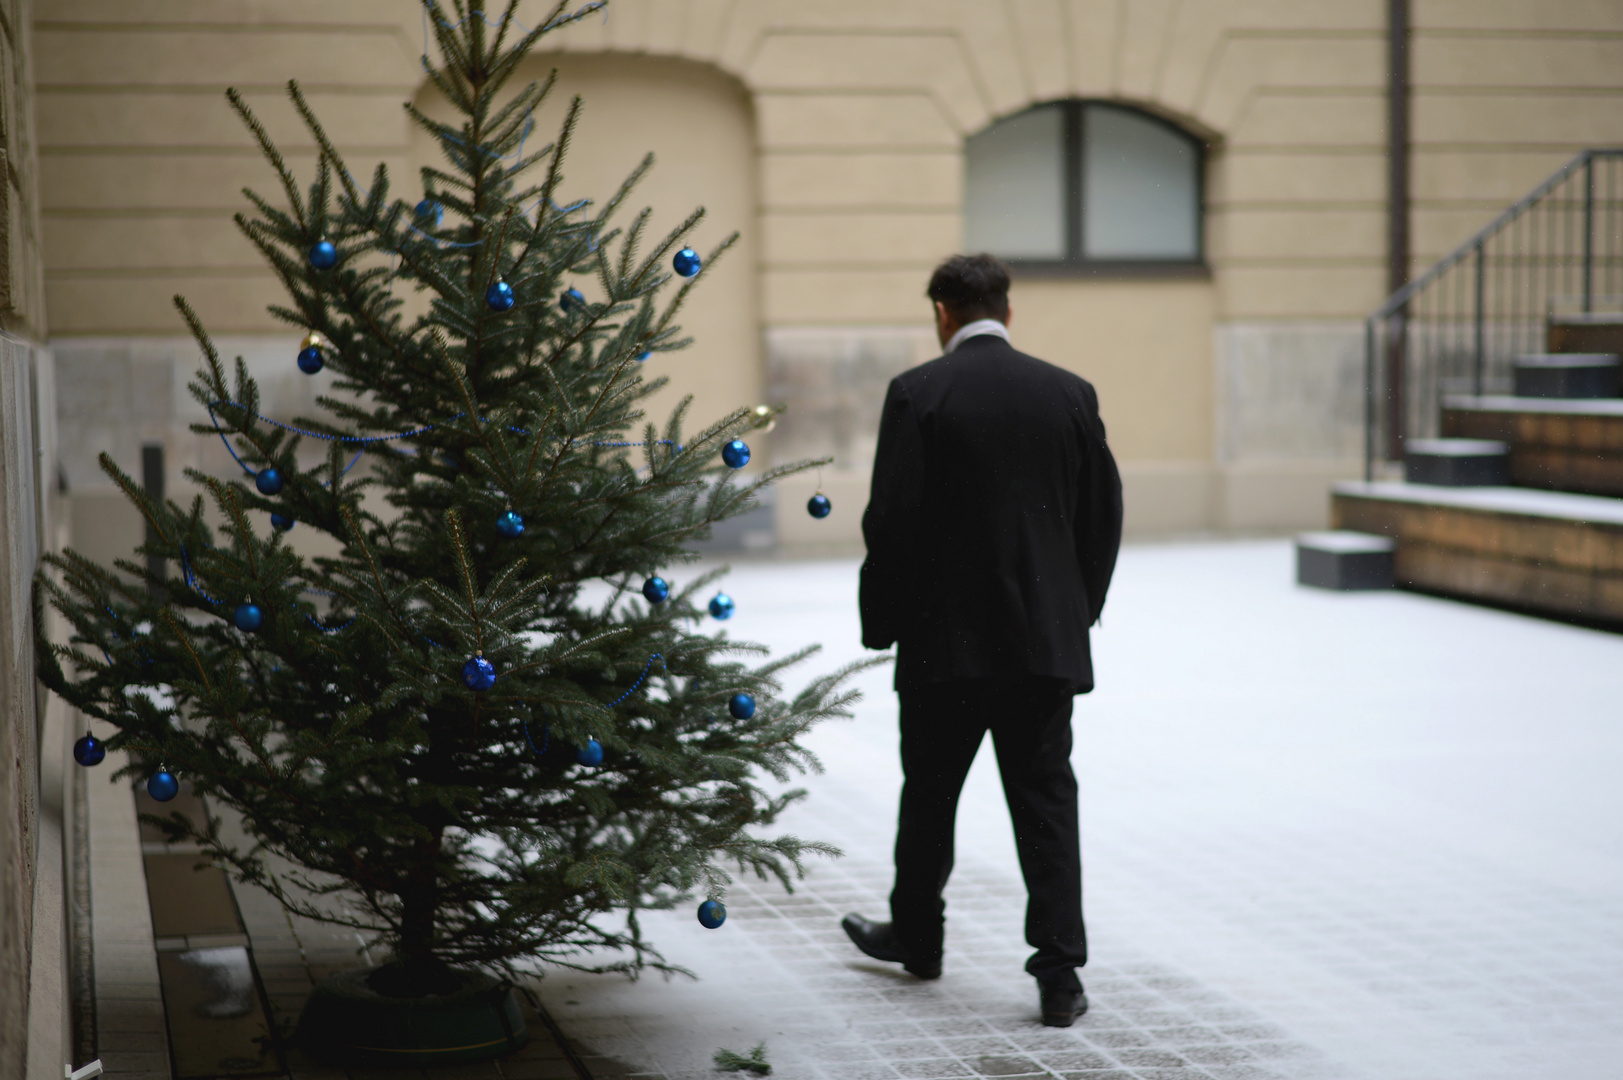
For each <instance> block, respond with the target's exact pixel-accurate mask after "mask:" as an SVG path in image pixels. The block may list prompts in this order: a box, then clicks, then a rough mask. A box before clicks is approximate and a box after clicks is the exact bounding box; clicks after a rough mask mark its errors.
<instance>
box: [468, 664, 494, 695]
mask: <svg viewBox="0 0 1623 1080" xmlns="http://www.w3.org/2000/svg"><path fill="white" fill-rule="evenodd" d="M462 685H463V686H466V687H467V688H468V689H469V690H489V689H490V688H491V687H492V686H495V685H496V666H495V665H494V664H492V663H491V662H490V661H489V660H486V659H485V658H484V657H483V656H470V657H468V662H467V663H466V664H463V665H462Z"/></svg>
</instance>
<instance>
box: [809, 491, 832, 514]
mask: <svg viewBox="0 0 1623 1080" xmlns="http://www.w3.org/2000/svg"><path fill="white" fill-rule="evenodd" d="M833 511H834V504H833V503H831V502H829V501H828V496H827V495H824V494H823V493H822V492H821V491H819V492H818V493H817V494H816V495H813V496H812V497H811V498H809V499H807V500H806V513H808V514H810V515H811V516H812V517H814V518H826V517H828V515H829V514H831V513H833Z"/></svg>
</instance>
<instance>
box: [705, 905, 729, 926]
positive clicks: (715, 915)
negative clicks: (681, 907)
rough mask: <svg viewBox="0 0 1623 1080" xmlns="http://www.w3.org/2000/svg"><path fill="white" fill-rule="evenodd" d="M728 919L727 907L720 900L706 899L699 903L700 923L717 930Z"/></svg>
mask: <svg viewBox="0 0 1623 1080" xmlns="http://www.w3.org/2000/svg"><path fill="white" fill-rule="evenodd" d="M726 921H727V907H726V905H724V904H723V903H722V902H721V901H720V900H706V901H705V902H704V903H702V904H700V905H699V925H700V926H702V927H704V928H705V929H706V930H715V929H717V928H718V927H720V926H721V924H722V923H724V922H726Z"/></svg>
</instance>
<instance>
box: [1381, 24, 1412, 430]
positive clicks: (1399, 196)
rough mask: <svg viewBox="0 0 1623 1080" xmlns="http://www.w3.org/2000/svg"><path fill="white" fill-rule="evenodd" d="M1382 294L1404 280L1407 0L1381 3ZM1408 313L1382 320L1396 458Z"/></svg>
mask: <svg viewBox="0 0 1623 1080" xmlns="http://www.w3.org/2000/svg"><path fill="white" fill-rule="evenodd" d="M1386 43H1387V56H1386V80H1387V81H1386V292H1387V295H1388V296H1390V295H1392V294H1393V293H1395V292H1397V291H1398V290H1399V289H1401V288H1403V286H1404V285H1406V284H1408V281H1409V0H1387V5H1386ZM1407 316H1408V311H1407V310H1405V309H1399V310H1398V311H1396V312H1394V313H1393V315H1392V318H1391V319H1390V320H1389V321H1388V322H1387V325H1386V327H1385V330H1386V398H1387V426H1386V430H1387V439H1386V442H1387V447H1386V450H1387V457H1388V459H1398V460H1401V459H1402V457H1403V436H1404V422H1403V418H1404V397H1405V395H1404V384H1405V380H1404V363H1403V358H1404V353H1405V348H1404V344H1405V342H1404V338H1405V336H1406V331H1407V326H1406V323H1407Z"/></svg>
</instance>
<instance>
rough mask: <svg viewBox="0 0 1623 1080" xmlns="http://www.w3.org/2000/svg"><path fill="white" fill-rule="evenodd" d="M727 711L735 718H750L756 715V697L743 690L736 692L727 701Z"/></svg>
mask: <svg viewBox="0 0 1623 1080" xmlns="http://www.w3.org/2000/svg"><path fill="white" fill-rule="evenodd" d="M727 711H728V712H730V713H732V714H733V719H734V720H748V719H749V718H750V717H752V716H754V715H755V699H754V698H753V697H751V696H750V695H748V694H746V693H743V692H739V693H737V694H734V695H733V696H732V698H731V699H730V700H729V701H728V702H727Z"/></svg>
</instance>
